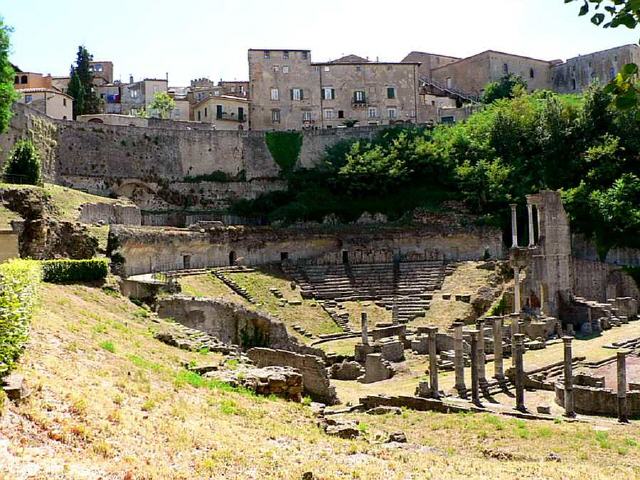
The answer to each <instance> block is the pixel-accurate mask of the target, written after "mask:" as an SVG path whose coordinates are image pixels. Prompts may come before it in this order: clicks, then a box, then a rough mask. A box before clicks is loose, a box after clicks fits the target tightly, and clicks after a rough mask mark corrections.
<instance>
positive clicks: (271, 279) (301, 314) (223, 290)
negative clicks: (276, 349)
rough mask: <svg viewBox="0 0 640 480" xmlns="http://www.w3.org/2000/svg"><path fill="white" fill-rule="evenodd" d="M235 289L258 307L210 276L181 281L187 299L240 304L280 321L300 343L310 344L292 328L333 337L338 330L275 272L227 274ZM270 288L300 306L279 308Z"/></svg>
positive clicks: (310, 301) (198, 276) (311, 301)
mask: <svg viewBox="0 0 640 480" xmlns="http://www.w3.org/2000/svg"><path fill="white" fill-rule="evenodd" d="M228 275H229V277H230V278H232V279H233V280H234V281H235V282H236V283H238V285H240V286H242V287H244V288H246V289H247V291H248V292H249V293H250V294H251V295H252V296H253V298H255V299H256V301H257V302H258V303H260V304H261V305H260V306H257V305H256V306H254V305H251V304H250V303H248V302H247V301H246V300H244V299H243V298H242V297H240V295H237V294H236V293H234V292H233V291H232V290H231V289H230V288H229V287H227V286H226V285H225V284H223V283H222V282H221V281H220V280H218V279H217V278H215V277H213V276H211V275H197V276H191V277H184V278H182V279H180V284H181V285H182V289H183V292H184V293H186V294H187V295H194V296H201V297H212V298H223V299H224V300H230V301H234V302H239V303H242V304H244V305H245V306H248V307H249V308H253V309H258V310H260V311H262V312H266V313H269V314H271V315H274V316H276V317H278V318H280V319H281V320H282V321H283V322H284V323H285V324H286V325H287V326H288V327H289V333H291V334H293V335H296V336H298V338H300V339H301V340H304V341H306V342H309V341H310V340H309V339H308V338H305V337H302V336H300V335H298V334H297V333H296V332H295V331H294V330H293V329H291V327H292V326H293V325H296V324H298V325H300V326H302V327H303V328H305V329H306V330H307V331H309V332H311V333H313V334H315V335H320V334H323V333H336V332H340V331H341V329H340V327H338V326H337V325H336V324H335V322H334V321H333V320H331V318H330V317H329V315H328V314H327V313H326V312H325V311H324V310H323V309H322V308H321V307H320V305H318V303H317V302H315V301H313V300H303V299H302V297H301V296H300V290H299V288H296V290H291V287H290V286H289V280H287V279H285V278H282V277H281V276H277V272H273V271H271V272H269V271H254V272H248V273H230V274H228ZM270 287H276V288H278V289H279V290H280V291H281V292H282V294H283V297H284V298H285V299H287V300H299V301H301V302H302V305H289V304H285V306H284V307H282V306H280V305H279V301H278V299H277V298H276V297H275V296H274V295H273V294H272V293H271V292H270V291H269V288H270Z"/></svg>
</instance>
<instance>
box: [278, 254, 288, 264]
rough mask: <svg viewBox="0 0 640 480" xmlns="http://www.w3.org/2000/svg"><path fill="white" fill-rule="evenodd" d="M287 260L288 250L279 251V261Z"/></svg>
mask: <svg viewBox="0 0 640 480" xmlns="http://www.w3.org/2000/svg"><path fill="white" fill-rule="evenodd" d="M286 260H289V252H280V261H281V262H284V261H286Z"/></svg>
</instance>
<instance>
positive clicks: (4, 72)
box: [0, 17, 18, 133]
mask: <svg viewBox="0 0 640 480" xmlns="http://www.w3.org/2000/svg"><path fill="white" fill-rule="evenodd" d="M11 31H12V29H11V27H8V26H7V25H5V24H4V21H3V19H2V17H0V133H3V132H4V131H5V130H6V129H7V127H8V126H9V120H11V116H12V113H11V105H12V104H13V102H15V101H16V100H17V99H18V94H17V93H16V91H15V89H14V88H13V79H14V76H15V72H14V71H13V67H12V66H11V63H9V47H10V46H11V41H10V38H9V34H10V33H11Z"/></svg>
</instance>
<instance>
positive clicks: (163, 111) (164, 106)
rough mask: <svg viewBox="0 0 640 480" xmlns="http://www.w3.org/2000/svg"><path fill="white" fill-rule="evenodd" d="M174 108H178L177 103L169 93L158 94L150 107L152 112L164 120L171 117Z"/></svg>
mask: <svg viewBox="0 0 640 480" xmlns="http://www.w3.org/2000/svg"><path fill="white" fill-rule="evenodd" d="M174 108H176V102H175V100H174V99H173V98H171V96H170V95H169V94H168V93H167V92H157V93H156V94H155V95H154V96H153V101H152V102H151V104H150V105H149V109H150V110H154V111H155V112H156V113H157V114H158V115H159V116H160V118H164V119H168V118H169V117H170V116H171V112H172V111H173V109H174Z"/></svg>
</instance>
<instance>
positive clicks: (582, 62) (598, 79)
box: [550, 45, 640, 93]
mask: <svg viewBox="0 0 640 480" xmlns="http://www.w3.org/2000/svg"><path fill="white" fill-rule="evenodd" d="M628 63H635V64H636V65H640V47H639V46H638V45H622V46H620V47H615V48H610V49H608V50H602V51H600V52H594V53H589V54H587V55H580V56H578V57H574V58H570V59H568V60H567V61H566V62H564V63H560V64H557V65H554V66H553V68H552V69H551V85H550V88H551V89H553V90H554V91H556V92H560V93H576V92H581V91H583V90H584V89H585V88H587V87H588V86H589V85H591V84H592V83H594V82H595V83H599V84H600V85H605V84H607V83H608V82H609V81H610V80H612V79H613V78H614V77H615V76H616V75H617V74H618V72H619V71H620V69H621V68H622V67H623V66H624V65H626V64H628Z"/></svg>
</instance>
